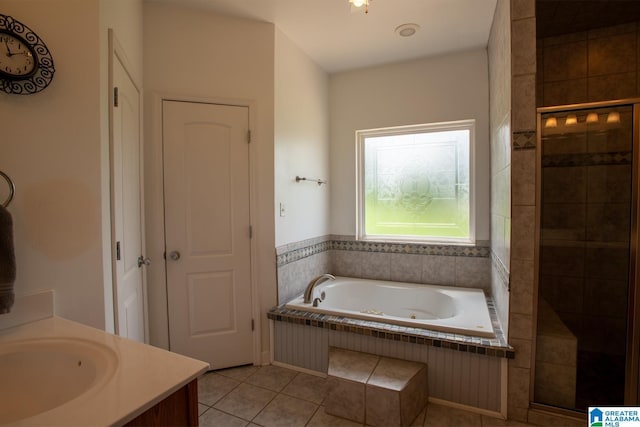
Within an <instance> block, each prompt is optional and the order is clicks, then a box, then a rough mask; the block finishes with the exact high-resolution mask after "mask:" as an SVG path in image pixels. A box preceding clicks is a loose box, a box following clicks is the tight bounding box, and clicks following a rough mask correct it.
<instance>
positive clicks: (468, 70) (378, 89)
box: [329, 49, 490, 241]
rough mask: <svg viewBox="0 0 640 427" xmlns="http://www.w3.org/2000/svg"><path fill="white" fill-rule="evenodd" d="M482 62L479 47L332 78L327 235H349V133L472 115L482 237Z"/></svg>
mask: <svg viewBox="0 0 640 427" xmlns="http://www.w3.org/2000/svg"><path fill="white" fill-rule="evenodd" d="M487 67H488V66H487V52H486V50H485V49H480V50H474V51H469V52H462V53H456V54H451V55H446V56H439V57H434V58H426V59H419V60H415V61H409V62H402V63H397V64H390V65H384V66H380V67H373V68H366V69H361V70H353V71H347V72H344V73H338V74H334V75H332V76H331V78H330V84H329V87H330V121H331V157H330V163H331V182H332V183H333V185H332V188H331V231H332V233H333V234H340V235H354V234H355V232H356V172H355V159H356V145H355V131H356V130H359V129H371V128H379V127H388V126H400V125H410V124H419V123H432V122H443V121H452V120H462V119H476V146H475V156H476V239H477V240H484V241H486V240H489V175H490V170H489V112H488V109H489V88H488V71H487Z"/></svg>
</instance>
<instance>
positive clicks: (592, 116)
mask: <svg viewBox="0 0 640 427" xmlns="http://www.w3.org/2000/svg"><path fill="white" fill-rule="evenodd" d="M587 123H598V113H589V114H587Z"/></svg>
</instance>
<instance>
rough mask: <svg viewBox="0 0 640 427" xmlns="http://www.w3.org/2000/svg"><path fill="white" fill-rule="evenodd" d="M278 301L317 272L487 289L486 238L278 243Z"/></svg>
mask: <svg viewBox="0 0 640 427" xmlns="http://www.w3.org/2000/svg"><path fill="white" fill-rule="evenodd" d="M276 260H277V265H278V304H282V303H284V302H287V301H288V300H290V299H291V298H293V297H295V296H298V295H300V294H301V293H302V292H304V289H305V287H306V286H307V284H308V283H309V281H310V280H311V279H313V278H314V277H316V276H318V275H320V274H322V273H327V272H329V273H332V274H335V275H338V276H348V277H358V278H364V279H374V280H393V281H398V282H412V283H425V284H436V285H448V286H463V287H472V288H481V289H484V290H485V292H486V293H487V294H490V293H491V261H490V257H489V247H488V244H487V243H486V242H478V245H476V246H473V247H466V246H441V245H418V244H391V243H383V242H362V241H356V240H354V238H353V236H325V237H321V238H317V239H311V240H305V241H303V242H297V243H294V244H290V245H285V246H282V247H279V248H277V250H276Z"/></svg>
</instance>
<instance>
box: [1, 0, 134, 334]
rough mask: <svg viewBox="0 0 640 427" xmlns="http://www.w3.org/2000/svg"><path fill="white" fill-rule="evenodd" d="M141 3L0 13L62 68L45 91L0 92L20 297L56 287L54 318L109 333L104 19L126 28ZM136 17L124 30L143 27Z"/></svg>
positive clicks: (37, 6) (74, 2)
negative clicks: (29, 33) (38, 40)
mask: <svg viewBox="0 0 640 427" xmlns="http://www.w3.org/2000/svg"><path fill="white" fill-rule="evenodd" d="M103 1H105V0H103ZM136 3H139V1H135V2H132V1H129V2H125V1H124V0H118V1H113V0H112V3H111V4H109V5H108V6H105V7H104V8H102V7H101V6H102V5H101V4H100V3H99V1H98V0H57V1H55V2H52V1H50V0H29V1H24V0H3V2H2V10H1V13H3V14H6V15H11V16H13V17H14V18H16V19H18V20H20V21H22V22H23V23H25V24H26V25H27V26H29V27H30V28H31V29H32V30H34V31H35V32H36V33H37V34H38V35H40V37H42V39H43V40H44V41H45V43H46V44H47V46H48V47H49V49H50V50H51V52H52V54H53V59H54V62H55V68H56V73H55V77H54V79H53V82H52V83H51V85H50V86H49V87H48V88H47V89H45V90H44V91H43V92H40V93H38V94H35V95H29V96H17V95H13V96H12V95H7V94H4V93H0V117H2V119H1V122H2V137H1V138H0V169H1V170H3V171H5V172H6V173H8V174H9V175H10V176H11V177H12V178H13V180H14V181H15V184H16V197H15V199H14V201H13V202H12V204H11V206H10V208H9V211H10V212H11V213H12V215H13V218H14V239H15V248H16V258H17V260H16V262H17V268H18V270H17V280H16V284H15V292H16V294H17V295H26V294H29V293H33V292H37V291H39V290H42V289H54V290H55V312H56V314H58V315H61V316H63V317H66V318H69V319H72V320H76V321H79V322H82V323H85V324H88V325H91V326H95V327H98V328H107V329H110V327H112V325H111V326H110V325H109V319H112V313H106V312H105V303H106V304H107V305H108V304H109V302H108V301H106V300H105V298H109V297H110V293H109V290H110V286H111V285H110V283H106V282H105V279H106V278H110V268H111V267H110V265H107V264H106V262H105V260H107V259H108V254H105V253H104V251H105V250H107V248H108V244H109V242H108V239H109V235H108V230H109V223H108V218H109V205H108V194H109V192H108V169H106V170H105V167H106V166H108V157H107V158H105V157H104V156H105V153H106V154H107V155H108V138H105V135H108V130H107V129H105V127H104V126H105V123H107V121H106V116H105V111H106V110H105V107H104V105H103V103H104V102H106V100H105V98H104V94H105V93H106V89H104V90H105V92H103V89H102V87H101V86H102V85H103V81H106V80H104V79H103V73H105V72H106V70H107V68H106V67H107V64H106V63H104V58H106V50H105V49H106V44H103V43H101V40H102V38H103V37H106V36H104V34H103V29H104V25H105V24H106V22H107V21H105V22H104V23H103V24H101V21H102V20H101V18H100V12H101V10H102V9H104V10H108V11H110V12H112V13H113V15H112V16H114V19H113V20H111V19H109V20H108V21H110V22H113V23H115V24H120V23H119V22H117V19H115V17H116V16H122V15H123V14H125V13H120V11H121V10H124V11H126V13H128V12H129V11H130V10H131V9H132V8H134V7H135V6H133V5H134V4H136ZM123 8H124V9H123ZM132 19H133V18H132V17H129V20H128V21H126V22H125V23H122V26H126V27H127V28H129V27H130V26H131V25H133V26H139V23H135V22H131V21H132ZM132 33H133V32H132ZM133 44H135V43H133ZM135 54H138V52H133V53H132V56H135ZM105 177H107V180H106V181H105ZM105 183H106V184H107V186H106V187H105ZM105 239H107V240H105Z"/></svg>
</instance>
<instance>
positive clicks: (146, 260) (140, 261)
mask: <svg viewBox="0 0 640 427" xmlns="http://www.w3.org/2000/svg"><path fill="white" fill-rule="evenodd" d="M143 264H144V265H150V264H151V259H150V258H145V257H144V256H142V255H140V256H139V257H138V268H140V267H142V265H143Z"/></svg>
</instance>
